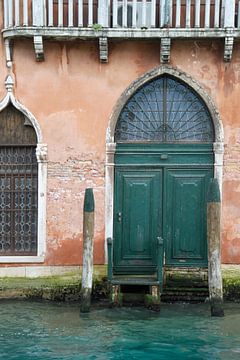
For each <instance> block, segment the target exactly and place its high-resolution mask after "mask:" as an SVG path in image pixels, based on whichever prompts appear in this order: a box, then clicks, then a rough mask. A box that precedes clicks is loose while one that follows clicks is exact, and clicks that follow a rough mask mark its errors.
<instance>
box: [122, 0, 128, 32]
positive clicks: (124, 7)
mask: <svg viewBox="0 0 240 360" xmlns="http://www.w3.org/2000/svg"><path fill="white" fill-rule="evenodd" d="M127 11H128V3H127V0H123V4H122V26H123V27H127Z"/></svg>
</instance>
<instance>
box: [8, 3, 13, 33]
mask: <svg viewBox="0 0 240 360" xmlns="http://www.w3.org/2000/svg"><path fill="white" fill-rule="evenodd" d="M8 26H9V27H12V26H13V0H8Z"/></svg>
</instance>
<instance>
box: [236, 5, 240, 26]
mask: <svg viewBox="0 0 240 360" xmlns="http://www.w3.org/2000/svg"><path fill="white" fill-rule="evenodd" d="M237 26H238V28H240V1H239V2H238V24H237Z"/></svg>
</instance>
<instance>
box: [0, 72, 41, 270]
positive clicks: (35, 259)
mask: <svg viewBox="0 0 240 360" xmlns="http://www.w3.org/2000/svg"><path fill="white" fill-rule="evenodd" d="M5 87H6V90H7V93H6V95H5V97H4V98H3V99H2V100H1V101H0V112H1V111H2V110H4V109H5V108H6V107H7V106H8V105H9V104H12V105H13V106H14V107H15V108H16V109H17V110H18V111H20V112H21V113H22V114H23V115H24V116H25V118H26V120H27V121H28V122H30V124H31V125H32V126H33V128H34V130H35V132H36V135H37V148H36V157H37V162H38V230H37V233H38V251H37V255H36V256H1V257H0V263H41V262H44V258H45V253H46V196H47V144H44V143H43V142H42V131H41V128H40V126H39V123H38V121H37V119H36V118H35V117H34V115H33V114H32V113H31V112H30V111H29V110H27V109H26V108H25V106H23V105H22V104H21V103H20V102H19V101H18V100H17V99H16V98H15V96H14V93H13V88H14V81H13V78H12V77H11V75H8V76H7V77H6V80H5Z"/></svg>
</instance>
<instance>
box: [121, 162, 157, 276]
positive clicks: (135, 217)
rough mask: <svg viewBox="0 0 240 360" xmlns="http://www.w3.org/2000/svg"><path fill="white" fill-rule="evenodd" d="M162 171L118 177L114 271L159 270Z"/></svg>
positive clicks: (123, 171)
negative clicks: (158, 251)
mask: <svg viewBox="0 0 240 360" xmlns="http://www.w3.org/2000/svg"><path fill="white" fill-rule="evenodd" d="M161 194H162V170H160V169H158V170H153V169H144V170H137V169H135V170H131V171H127V170H122V169H116V174H115V209H114V234H115V236H114V271H115V272H116V273H141V274H144V273H146V274H147V273H151V272H153V271H155V270H156V253H157V249H156V242H157V236H159V234H161V233H162V223H161V214H162V195H161Z"/></svg>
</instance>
